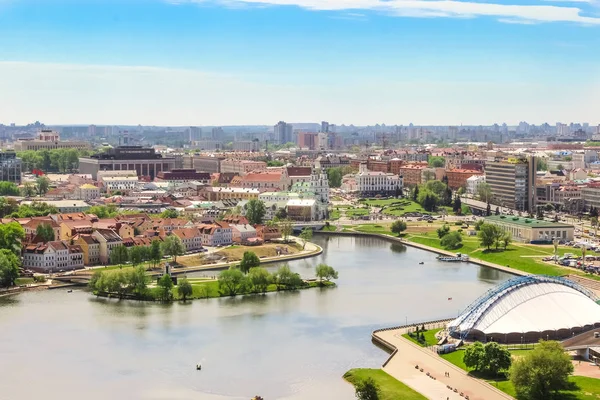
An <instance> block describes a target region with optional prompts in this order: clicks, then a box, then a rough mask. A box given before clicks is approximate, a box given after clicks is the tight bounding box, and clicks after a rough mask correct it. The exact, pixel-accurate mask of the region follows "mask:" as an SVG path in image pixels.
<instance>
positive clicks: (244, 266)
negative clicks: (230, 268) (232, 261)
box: [240, 251, 260, 274]
mask: <svg viewBox="0 0 600 400" xmlns="http://www.w3.org/2000/svg"><path fill="white" fill-rule="evenodd" d="M259 265H260V258H258V256H257V255H256V254H255V253H254V252H252V251H245V252H244V255H243V256H242V261H240V270H241V271H242V272H243V273H244V274H247V273H248V271H250V269H251V268H255V267H258V266H259Z"/></svg>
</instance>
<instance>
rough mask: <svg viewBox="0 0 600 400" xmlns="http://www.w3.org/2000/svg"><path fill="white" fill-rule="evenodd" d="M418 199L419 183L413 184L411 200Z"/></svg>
mask: <svg viewBox="0 0 600 400" xmlns="http://www.w3.org/2000/svg"><path fill="white" fill-rule="evenodd" d="M418 200H419V185H417V186H415V189H414V190H413V192H412V201H418Z"/></svg>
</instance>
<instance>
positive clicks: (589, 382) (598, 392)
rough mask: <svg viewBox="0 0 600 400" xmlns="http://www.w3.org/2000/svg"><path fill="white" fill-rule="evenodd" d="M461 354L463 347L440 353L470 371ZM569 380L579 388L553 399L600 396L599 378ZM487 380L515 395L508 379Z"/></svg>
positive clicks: (586, 399)
mask: <svg viewBox="0 0 600 400" xmlns="http://www.w3.org/2000/svg"><path fill="white" fill-rule="evenodd" d="M528 351H530V350H511V351H510V354H511V355H513V356H523V355H525V354H527V352H528ZM463 354H464V349H461V350H458V351H455V352H452V353H448V354H442V355H441V357H442V358H444V359H446V360H447V361H449V362H451V363H452V364H454V365H456V366H457V367H459V368H461V369H463V370H465V371H470V369H469V368H467V366H466V365H465V363H464V362H463ZM569 381H570V382H571V383H573V384H575V385H576V386H577V387H578V388H579V389H578V390H577V391H564V392H563V393H562V396H559V397H556V398H555V399H554V400H575V399H577V400H598V399H599V398H600V379H595V378H587V377H583V376H571V377H570V378H569ZM487 382H488V383H489V384H490V385H492V386H495V387H497V388H498V389H500V390H502V391H503V392H504V393H506V394H508V395H510V396H513V397H515V396H516V392H515V388H514V387H513V385H512V383H511V382H510V380H508V379H498V380H487Z"/></svg>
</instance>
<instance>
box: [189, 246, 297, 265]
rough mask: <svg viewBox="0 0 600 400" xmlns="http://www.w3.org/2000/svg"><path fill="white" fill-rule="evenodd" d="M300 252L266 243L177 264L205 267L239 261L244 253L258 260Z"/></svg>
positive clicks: (234, 247) (291, 247)
mask: <svg viewBox="0 0 600 400" xmlns="http://www.w3.org/2000/svg"><path fill="white" fill-rule="evenodd" d="M301 250H302V246H300V245H298V244H296V243H291V244H274V243H267V244H264V245H262V246H241V245H236V246H231V247H228V248H225V249H223V250H219V251H217V252H215V253H212V254H208V255H206V254H197V255H194V256H190V257H185V258H180V259H178V260H177V261H178V263H179V264H181V265H184V266H186V267H190V266H196V265H207V264H214V263H221V262H226V261H227V262H235V261H240V260H241V259H242V257H243V256H244V253H245V252H246V251H252V252H254V253H255V254H256V255H257V256H258V257H259V258H266V257H277V256H278V255H279V254H283V255H288V254H296V253H298V252H300V251H301Z"/></svg>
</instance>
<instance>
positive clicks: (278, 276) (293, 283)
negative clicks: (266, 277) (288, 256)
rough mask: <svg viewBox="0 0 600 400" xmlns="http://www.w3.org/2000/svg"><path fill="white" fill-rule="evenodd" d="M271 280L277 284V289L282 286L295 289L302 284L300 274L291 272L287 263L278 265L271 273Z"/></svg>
mask: <svg viewBox="0 0 600 400" xmlns="http://www.w3.org/2000/svg"><path fill="white" fill-rule="evenodd" d="M273 281H274V282H275V284H276V285H277V290H281V289H282V288H283V287H286V288H287V289H296V288H297V287H300V286H302V285H303V284H304V283H303V281H302V279H301V278H300V276H299V275H298V274H295V273H293V272H292V271H291V270H290V267H289V266H288V265H287V264H286V265H282V266H281V267H279V269H278V270H277V272H275V274H274V275H273Z"/></svg>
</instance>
